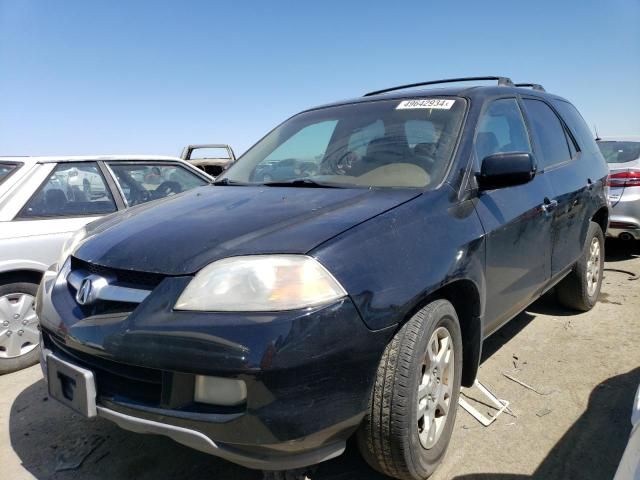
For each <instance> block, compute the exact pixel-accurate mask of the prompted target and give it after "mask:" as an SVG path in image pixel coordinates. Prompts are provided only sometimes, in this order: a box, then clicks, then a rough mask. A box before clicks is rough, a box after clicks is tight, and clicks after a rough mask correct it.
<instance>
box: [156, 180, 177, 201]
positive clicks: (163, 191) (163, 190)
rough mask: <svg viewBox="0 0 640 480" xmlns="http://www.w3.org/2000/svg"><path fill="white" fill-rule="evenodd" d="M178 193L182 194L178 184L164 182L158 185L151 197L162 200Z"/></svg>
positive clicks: (169, 181) (170, 181)
mask: <svg viewBox="0 0 640 480" xmlns="http://www.w3.org/2000/svg"><path fill="white" fill-rule="evenodd" d="M180 192H182V186H181V185H180V184H179V183H178V182H174V181H172V180H166V181H164V182H162V183H161V184H160V185H158V188H156V189H155V190H154V192H153V196H154V197H155V198H164V197H168V196H169V195H175V194H176V193H180Z"/></svg>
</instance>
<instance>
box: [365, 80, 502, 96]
mask: <svg viewBox="0 0 640 480" xmlns="http://www.w3.org/2000/svg"><path fill="white" fill-rule="evenodd" d="M476 80H497V81H498V85H500V86H502V87H513V86H514V85H513V82H512V81H511V79H510V78H509V77H460V78H446V79H444V80H431V81H430V82H419V83H410V84H408V85H400V86H398V87H391V88H385V89H383V90H376V91H375V92H368V93H365V94H364V95H363V96H364V97H370V96H372V95H378V94H380V93H387V92H393V91H394V90H404V89H405V88H413V87H421V86H423V85H436V84H438V83H455V82H474V81H476Z"/></svg>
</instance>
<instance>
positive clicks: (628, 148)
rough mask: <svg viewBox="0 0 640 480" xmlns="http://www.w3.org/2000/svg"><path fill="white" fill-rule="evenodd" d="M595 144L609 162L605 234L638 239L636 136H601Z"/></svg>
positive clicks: (639, 155)
mask: <svg viewBox="0 0 640 480" xmlns="http://www.w3.org/2000/svg"><path fill="white" fill-rule="evenodd" d="M598 146H599V147H600V151H601V152H602V155H603V156H604V158H605V159H606V160H607V163H608V164H609V201H610V202H611V216H610V218H609V229H608V230H607V235H608V236H611V237H618V238H621V239H623V240H633V239H635V240H640V137H624V138H623V137H620V138H606V139H601V140H598Z"/></svg>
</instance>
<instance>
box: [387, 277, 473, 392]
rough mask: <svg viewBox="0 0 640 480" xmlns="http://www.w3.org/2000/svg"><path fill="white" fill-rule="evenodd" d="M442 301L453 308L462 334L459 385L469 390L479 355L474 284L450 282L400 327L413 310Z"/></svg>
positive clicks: (424, 302) (432, 295)
mask: <svg viewBox="0 0 640 480" xmlns="http://www.w3.org/2000/svg"><path fill="white" fill-rule="evenodd" d="M439 299H444V300H447V301H449V302H451V304H452V305H453V308H454V309H455V310H456V313H457V315H458V320H459V321H460V330H461V333H462V385H463V386H465V387H470V386H472V385H473V382H474V381H475V379H476V375H477V373H478V367H479V366H480V355H481V353H482V323H483V322H482V312H483V308H482V300H481V296H480V290H479V288H478V286H477V285H476V283H475V282H474V281H472V280H469V279H458V280H453V281H452V282H450V283H447V284H446V285H443V286H441V287H439V288H438V289H436V290H435V291H433V292H432V293H430V294H429V295H428V296H427V297H426V298H424V299H423V300H422V301H421V302H420V303H419V304H418V305H416V307H415V308H414V309H413V310H412V311H411V312H410V313H409V314H408V315H407V316H406V318H405V319H404V321H403V322H402V323H401V324H400V325H399V326H398V329H399V328H401V327H402V325H404V324H405V323H406V322H407V321H408V320H409V319H410V318H411V317H412V316H413V315H414V314H415V313H416V312H417V311H419V310H420V309H422V308H424V307H425V306H426V305H428V304H429V303H431V302H433V301H434V300H439Z"/></svg>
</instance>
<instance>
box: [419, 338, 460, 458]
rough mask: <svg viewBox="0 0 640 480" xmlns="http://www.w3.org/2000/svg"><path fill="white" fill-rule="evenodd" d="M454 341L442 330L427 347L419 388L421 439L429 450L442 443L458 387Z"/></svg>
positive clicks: (431, 339)
mask: <svg viewBox="0 0 640 480" xmlns="http://www.w3.org/2000/svg"><path fill="white" fill-rule="evenodd" d="M454 361H455V358H454V352H453V339H452V338H451V334H450V333H449V330H447V329H446V328H444V327H438V328H437V329H436V330H435V331H434V332H433V334H432V335H431V338H430V339H429V343H427V352H426V355H425V358H424V361H423V364H422V376H421V378H420V383H419V385H418V425H417V427H418V435H419V437H420V443H421V444H422V446H423V447H424V448H426V449H427V450H428V449H430V448H432V447H433V446H434V445H435V444H436V443H437V442H438V440H439V439H440V436H441V435H442V431H443V430H444V427H445V425H446V423H447V416H448V414H449V410H450V408H451V397H452V395H453V383H454V372H455V370H454V367H455V366H454Z"/></svg>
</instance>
